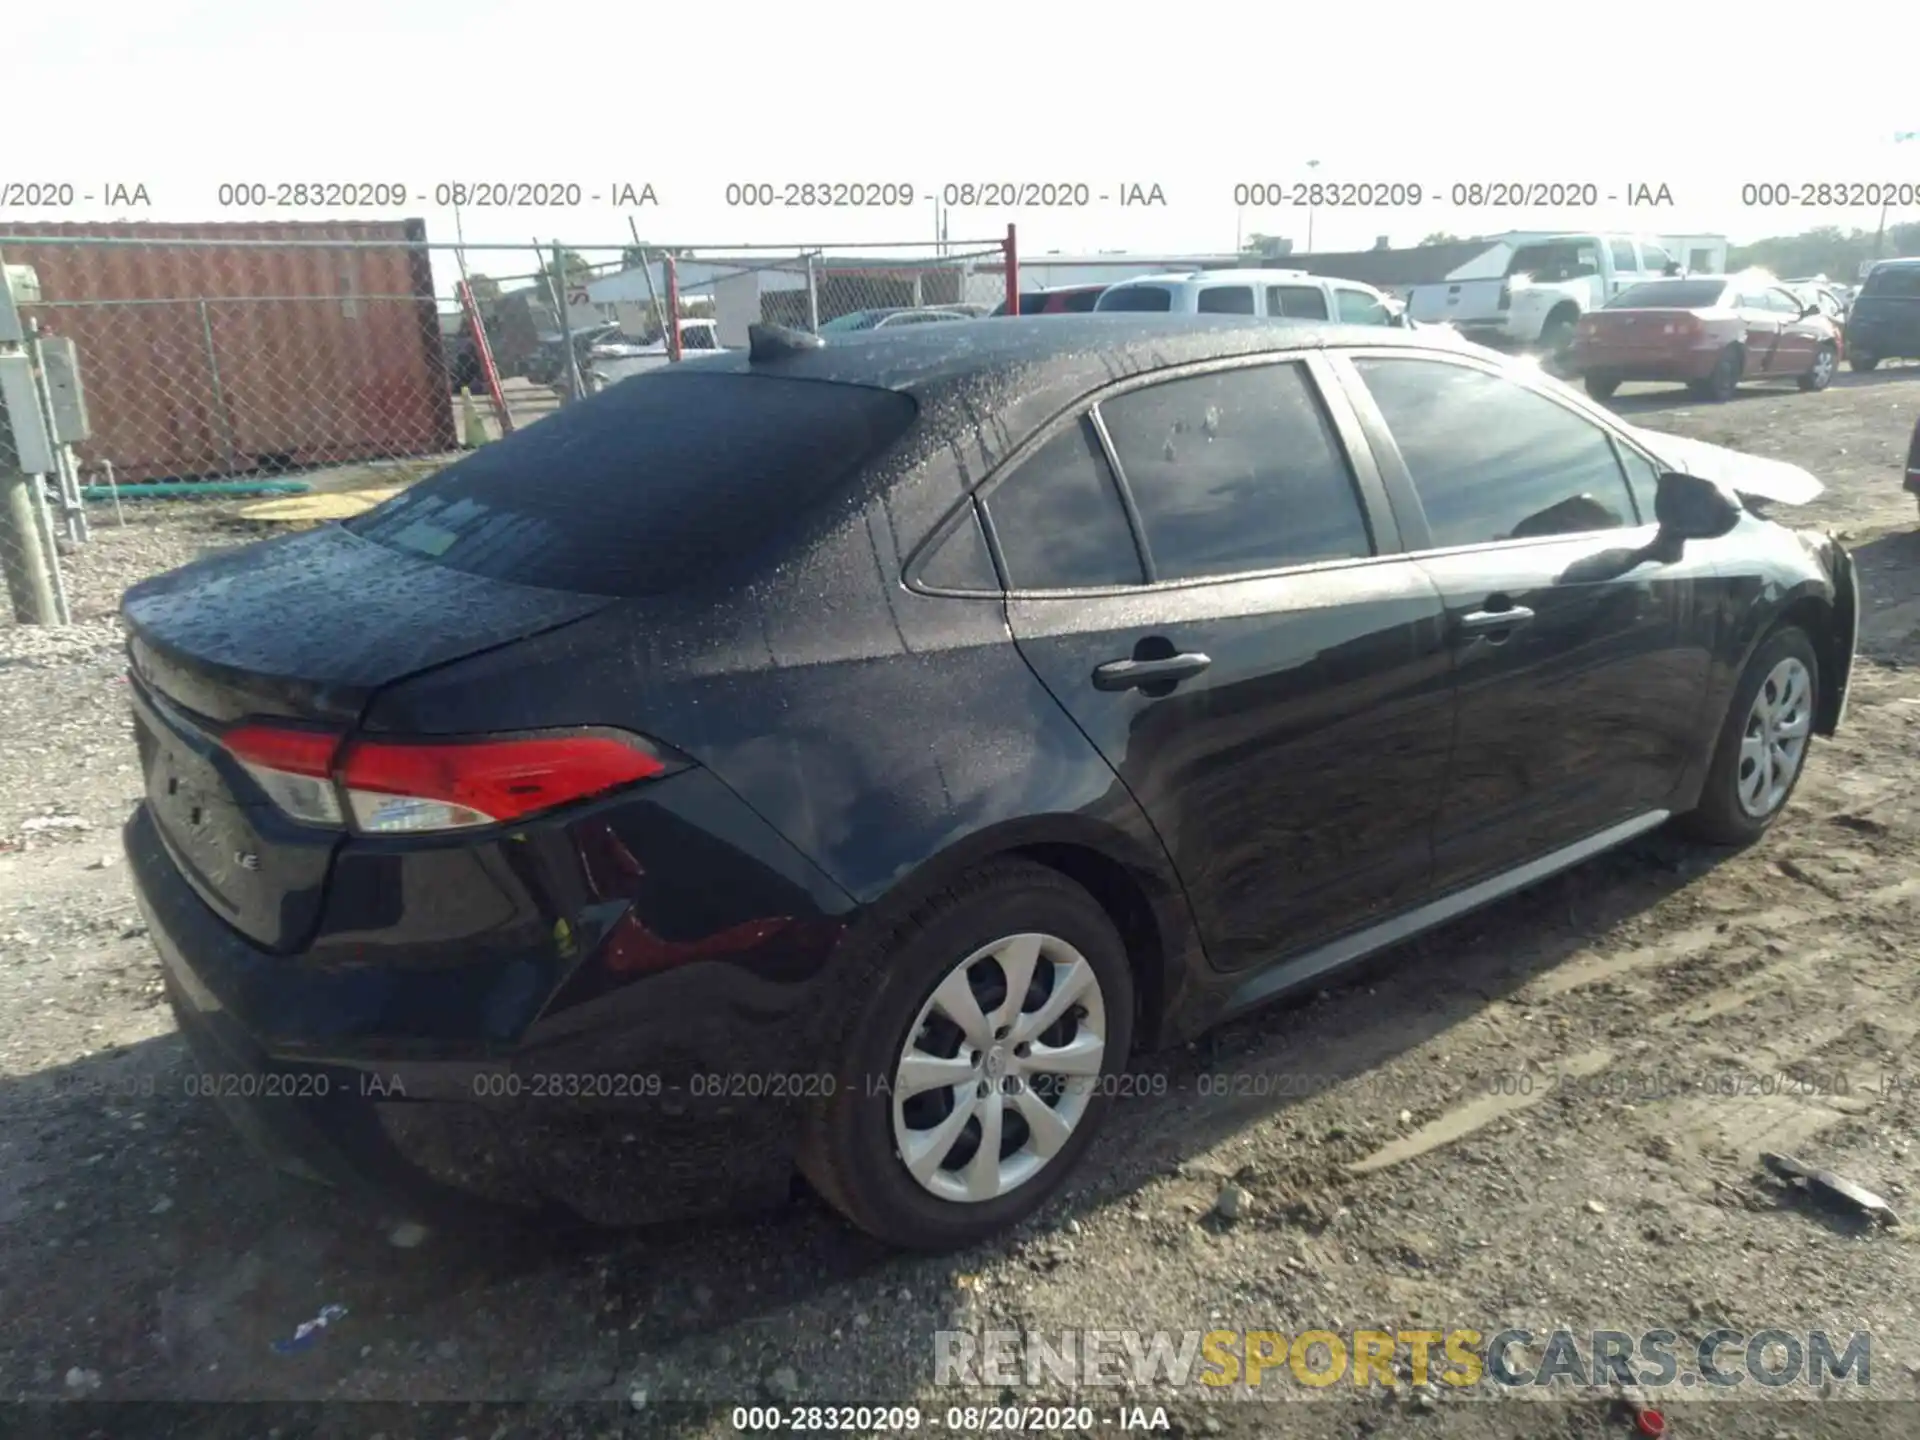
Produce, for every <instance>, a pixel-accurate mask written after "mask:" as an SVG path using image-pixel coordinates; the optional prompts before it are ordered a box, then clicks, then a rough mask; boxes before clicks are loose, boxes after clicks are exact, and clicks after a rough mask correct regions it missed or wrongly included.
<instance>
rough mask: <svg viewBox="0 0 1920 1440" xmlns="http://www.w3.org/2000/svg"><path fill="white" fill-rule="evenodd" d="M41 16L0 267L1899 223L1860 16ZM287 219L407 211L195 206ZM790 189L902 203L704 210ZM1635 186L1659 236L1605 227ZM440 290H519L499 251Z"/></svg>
mask: <svg viewBox="0 0 1920 1440" xmlns="http://www.w3.org/2000/svg"><path fill="white" fill-rule="evenodd" d="M64 9H65V7H56V6H52V5H45V4H42V5H34V6H29V7H23V13H22V14H20V15H18V16H15V17H13V18H11V19H10V20H9V22H8V31H9V33H8V43H9V49H10V51H11V53H10V55H9V70H10V71H11V73H12V74H13V76H14V77H15V80H16V82H18V81H19V80H20V79H22V78H27V79H29V81H30V83H29V86H28V87H27V88H26V89H25V90H22V89H21V88H20V87H19V86H18V84H17V83H16V87H15V89H14V92H13V93H14V96H15V99H16V102H20V101H25V103H27V104H29V105H30V106H31V108H32V112H33V114H34V116H35V118H36V123H35V125H34V126H33V128H32V129H31V130H28V131H16V132H15V133H16V135H17V134H22V133H24V134H25V135H26V136H27V138H28V140H29V141H30V145H31V148H30V149H28V150H12V149H11V148H10V151H9V153H8V155H7V156H6V158H5V159H4V160H0V236H3V235H4V233H5V225H6V222H7V221H9V220H16V221H17V220H36V221H46V220H61V219H65V220H98V219H111V218H133V219H148V220H180V221H186V220H191V221H207V220H246V219H261V218H274V219H306V220H320V219H329V218H336V219H337V218H345V217H348V216H353V217H356V218H389V219H390V218H396V217H398V216H403V215H404V216H417V217H420V218H422V219H424V220H425V221H426V223H427V227H428V235H429V238H430V239H433V240H447V241H451V240H453V239H454V238H455V224H454V215H453V213H452V211H451V209H450V208H449V207H447V206H445V205H441V204H437V203H435V201H436V198H437V196H438V194H439V187H440V186H441V185H443V184H449V185H450V184H455V183H466V184H469V185H473V184H486V183H492V182H557V183H558V185H559V186H560V187H562V188H561V189H560V191H559V193H560V194H561V195H562V196H565V195H566V194H567V191H566V190H565V188H564V187H567V186H573V185H577V186H578V187H579V197H580V203H579V204H578V205H575V206H564V205H563V206H558V207H550V208H509V209H499V208H487V207H478V206H474V205H468V206H466V207H463V209H462V211H461V213H460V216H459V220H460V228H461V230H462V231H463V232H464V238H465V240H466V241H467V242H468V243H469V244H476V243H506V244H513V245H520V244H523V243H526V242H528V241H530V239H532V238H533V237H538V238H540V239H541V240H543V241H553V240H558V241H562V242H565V243H567V244H569V245H571V246H573V247H575V248H582V249H584V248H586V247H589V246H607V247H617V246H619V245H621V244H623V243H625V242H626V239H627V237H628V235H629V228H628V227H629V217H630V216H631V218H632V220H633V222H634V223H635V224H636V225H637V227H638V230H639V233H640V235H641V236H642V237H643V238H644V239H646V240H648V241H650V242H654V243H659V244H670V245H679V246H694V247H711V248H721V247H725V246H730V245H743V244H753V245H776V246H788V245H791V246H792V247H794V248H795V249H796V250H798V249H801V248H813V247H824V248H827V249H829V250H831V249H832V247H834V246H835V245H844V244H849V243H855V242H864V243H886V242H899V241H930V240H932V239H933V238H934V235H935V233H936V231H935V225H936V222H935V216H934V209H933V204H932V197H933V196H934V195H936V194H938V193H940V192H942V191H943V190H944V188H945V187H946V186H949V185H952V186H965V185H976V186H979V185H987V186H992V185H1003V184H1007V183H1013V184H1018V185H1028V184H1045V183H1052V184H1054V185H1056V186H1064V187H1065V189H1066V192H1067V193H1068V194H1072V193H1073V187H1075V186H1077V185H1080V184H1083V183H1084V184H1085V186H1086V187H1087V194H1088V197H1089V201H1090V203H1088V204H1087V205H1085V206H1065V207H1060V206H1055V207H1033V208H1022V209H1007V208H992V209H986V208H978V207H976V208H973V209H954V210H952V211H950V213H949V215H948V218H947V229H948V235H949V237H950V239H951V240H953V241H955V242H960V241H971V240H975V239H979V240H994V239H997V238H998V237H1000V236H1002V235H1004V234H1005V231H1006V227H1007V225H1008V223H1010V222H1011V223H1014V224H1015V225H1017V227H1018V231H1019V236H1020V242H1019V243H1020V250H1021V252H1022V253H1023V254H1025V255H1028V256H1037V255H1040V254H1042V253H1044V252H1047V251H1060V252H1064V253H1088V252H1092V251H1099V250H1109V251H1112V250H1118V251H1130V252H1134V253H1163V254H1190V253H1196V252H1207V251H1220V250H1231V249H1233V248H1234V246H1235V244H1236V241H1237V239H1238V238H1242V237H1244V236H1248V235H1252V234H1255V233H1264V234H1276V235H1285V236H1289V237H1291V238H1292V239H1294V240H1295V242H1296V244H1297V245H1299V246H1300V247H1301V248H1305V245H1306V241H1307V238H1308V237H1307V230H1308V213H1307V210H1306V209H1305V208H1301V207H1291V206H1282V207H1280V208H1269V209H1264V210H1263V209H1260V208H1257V207H1251V206H1240V205H1237V204H1236V203H1235V186H1236V185H1242V184H1254V185H1259V184H1276V183H1277V184H1278V185H1279V186H1280V187H1282V188H1283V190H1284V189H1285V188H1286V187H1290V186H1291V185H1293V184H1295V183H1297V182H1303V181H1319V182H1322V183H1326V182H1352V183H1355V184H1362V183H1365V184H1371V185H1373V186H1376V187H1379V190H1380V193H1381V194H1382V195H1384V196H1386V197H1388V198H1395V197H1396V192H1395V191H1394V190H1393V189H1392V188H1391V187H1396V186H1397V187H1400V189H1399V190H1398V192H1397V196H1398V197H1399V198H1404V197H1405V196H1406V195H1407V193H1408V191H1407V188H1406V187H1409V186H1415V185H1417V186H1419V187H1420V188H1421V189H1422V191H1423V192H1424V194H1423V198H1422V201H1421V203H1419V204H1417V205H1414V204H1410V203H1402V204H1399V205H1395V206H1388V207H1378V206H1375V207H1354V208H1338V207H1330V206H1327V205H1318V206H1315V207H1314V208H1313V210H1312V217H1311V218H1312V240H1313V244H1314V247H1315V248H1317V249H1321V250H1328V249H1361V248H1366V247H1368V246H1370V245H1371V244H1372V243H1373V242H1374V239H1375V237H1377V236H1380V235H1387V236H1390V237H1391V240H1392V243H1394V244H1396V245H1398V244H1412V243H1415V242H1417V241H1418V240H1420V239H1421V238H1422V237H1424V236H1426V235H1428V234H1430V233H1432V232H1435V231H1449V232H1453V233H1459V234H1478V233H1491V232H1496V231H1501V230H1508V229H1548V230H1552V229H1562V228H1578V229H1588V228H1596V229H1610V230H1630V231H1640V232H1647V233H1664V234H1684V233H1719V234H1726V235H1729V236H1730V237H1732V238H1733V239H1734V240H1735V241H1741V240H1750V239H1753V238H1757V237H1759V236H1762V235H1768V234H1782V233H1793V232H1797V231H1800V230H1804V229H1808V228H1810V227H1812V226H1815V225H1821V224H1832V225H1839V226H1843V227H1846V226H1857V227H1861V228H1865V229H1872V228H1873V227H1874V226H1875V225H1876V224H1877V223H1878V221H1879V218H1880V211H1879V208H1878V206H1877V205H1866V206H1862V207H1859V208H1853V209H1834V208H1831V207H1824V208H1823V207H1820V206H1801V205H1799V204H1790V205H1786V206H1770V205H1765V204H1759V203H1753V204H1749V203H1745V202H1746V201H1747V200H1749V199H1753V200H1757V199H1758V196H1759V192H1753V193H1752V194H1749V193H1747V192H1746V191H1745V190H1744V189H1743V187H1746V186H1753V185H1763V186H1769V187H1781V189H1782V190H1783V191H1784V192H1786V193H1789V194H1791V192H1792V191H1793V190H1795V189H1797V188H1798V187H1799V186H1801V185H1803V184H1816V185H1817V184H1828V185H1845V184H1852V183H1862V184H1869V183H1883V182H1892V183H1893V184H1894V185H1895V186H1901V185H1904V186H1905V189H1906V193H1905V196H1904V197H1903V196H1901V195H1900V194H1899V192H1898V191H1897V190H1896V192H1895V194H1894V196H1893V201H1894V203H1893V205H1892V209H1891V211H1890V214H1889V221H1890V222H1898V221H1902V220H1914V219H1920V140H1917V141H1914V142H1912V143H1907V144H1896V143H1895V141H1894V138H1893V137H1894V135H1895V134H1896V133H1897V132H1900V131H1905V130H1920V88H1916V87H1915V86H1914V85H1913V84H1912V54H1913V51H1914V46H1915V43H1920V13H1917V12H1915V11H1914V8H1913V3H1912V0H1904V3H1903V0H1875V3H1858V4H1855V5H1853V6H1851V7H1849V8H1848V10H1847V12H1846V13H1847V15H1848V17H1849V21H1850V23H1849V24H1848V25H1847V26H1846V27H1843V28H1840V27H1837V28H1836V29H1835V30H1834V32H1833V33H1832V34H1831V36H1830V37H1821V38H1814V37H1815V36H1816V34H1817V27H1814V26H1811V25H1803V24H1801V23H1799V22H1796V23H1795V24H1794V26H1793V27H1792V28H1791V29H1790V30H1775V29H1774V28H1773V27H1771V26H1769V25H1766V24H1765V23H1759V24H1755V23H1754V19H1755V17H1757V16H1760V15H1763V14H1764V13H1765V12H1764V11H1763V10H1762V9H1761V7H1755V6H1751V5H1741V6H1735V5H1730V4H1724V3H1707V0H1700V3H1695V4H1692V5H1690V6H1687V7H1673V8H1671V9H1669V8H1666V7H1659V8H1656V9H1653V10H1648V9H1646V8H1644V7H1642V8H1641V9H1640V10H1639V11H1637V12H1634V13H1637V14H1639V15H1641V16H1644V17H1648V18H1647V19H1646V21H1645V23H1644V24H1638V23H1636V24H1635V25H1634V26H1632V27H1627V26H1623V25H1621V24H1620V23H1618V21H1617V20H1616V19H1615V18H1613V13H1612V12H1610V11H1609V10H1608V9H1607V8H1606V7H1601V8H1598V9H1593V8H1589V7H1579V6H1554V7H1541V6H1539V5H1537V4H1536V5H1525V6H1522V5H1518V4H1512V3H1506V0H1478V3H1475V4H1473V5H1471V6H1456V5H1431V4H1426V3H1411V0H1408V3H1401V4H1395V5H1393V6H1392V8H1391V9H1389V7H1388V6H1387V5H1385V4H1382V5H1378V6H1375V7H1369V8H1368V9H1367V10H1366V11H1361V10H1349V9H1347V8H1345V7H1340V6H1324V7H1314V9H1313V10H1312V12H1311V13H1302V14H1289V13H1287V7H1266V6H1253V5H1220V4H1208V3H1203V0H1189V3H1186V4H1183V5H1181V6H1179V7H1178V8H1177V9H1162V10H1155V9H1149V8H1144V7H1143V8H1141V9H1138V10H1134V11H1129V10H1127V9H1125V8H1124V7H1121V8H1110V7H1100V8H1098V9H1096V8H1095V7H1094V6H1092V5H1090V4H1086V3H1081V4H1074V5H1069V4H1064V3H1057V0H1055V3H1049V0H1024V3H1022V4H1019V5H1005V4H996V3H976V4H972V5H967V6H917V7H916V6H910V5H904V4H891V5H879V4H873V3H868V0H813V3H810V4H808V5H805V6H795V5H792V4H789V3H780V4H773V3H749V0H734V3H731V4H728V5H725V6H723V7H720V8H719V9H717V10H716V11H715V13H714V18H712V19H706V18H704V7H698V6H694V5H691V4H689V5H683V6H666V5H660V4H647V5H644V6H635V7H632V8H630V9H629V8H616V7H614V6H610V5H598V4H593V5H578V6H558V7H555V6H540V5H528V4H503V3H493V0H462V3H458V4H455V3H449V0H384V3H377V4H376V3H368V0H332V3H329V4H327V5H325V6H309V5H297V6H296V5H291V4H276V5H262V4H259V3H242V0H205V3H197V4H196V3H181V4H168V3H164V0H159V3H142V4H128V3H124V0H93V3H90V4H89V5H87V6H86V7H85V14H86V16H87V21H86V24H85V25H84V27H83V26H81V25H78V24H77V23H75V22H74V21H73V20H71V19H63V17H62V11H63V10H64ZM66 13H67V14H69V15H73V14H78V13H79V12H78V11H67V12H66ZM1363 15H1364V16H1365V18H1359V17H1361V16H1363ZM1900 36H1905V37H1906V38H1905V42H1904V43H1895V42H1897V40H1898V37H1900ZM1876 37H1878V38H1877V39H1876ZM58 97H64V98H58ZM53 117H58V119H59V123H58V124H51V123H47V122H49V121H50V120H51V119H52V118H53ZM1316 162H1317V163H1316ZM303 181H304V182H309V183H313V182H319V183H342V182H354V183H359V182H371V183H377V184H386V185H390V186H394V187H397V188H398V189H399V190H400V192H401V193H402V194H404V195H405V196H406V197H407V198H406V199H405V201H404V203H402V204H399V205H393V206H388V207H385V208H368V209H359V210H353V211H346V210H340V209H313V208H308V209H282V208H275V207H268V208H265V209H261V208H253V207H247V206H244V205H232V204H223V203H222V202H223V199H226V198H228V197H226V196H223V195H222V192H221V187H222V185H223V184H224V185H228V186H233V185H236V184H237V185H241V186H247V185H255V184H259V185H265V186H267V187H269V189H270V190H271V189H273V188H275V187H277V186H279V185H281V184H293V183H298V182H303ZM808 181H812V182H815V183H826V184H834V183H839V182H854V183H866V184H873V183H881V184H892V185H895V186H896V187H898V186H911V187H912V188H913V190H914V191H915V199H914V203H913V204H911V205H910V206H899V207H881V208H869V209H856V208H839V209H829V208H819V207H797V208H788V207H785V206H776V207H772V208H754V207H742V206H739V205H729V204H728V203H727V199H728V193H727V187H728V186H729V184H734V185H738V184H742V183H745V184H751V185H758V184H771V185H773V186H776V187H784V186H785V185H787V184H789V183H804V182H808ZM49 182H51V183H52V184H53V185H55V186H62V185H71V186H72V187H73V200H72V203H71V204H69V205H65V206H59V205H55V206H51V207H49V206H47V205H45V204H43V205H41V206H40V207H38V208H34V209H25V208H21V206H20V205H19V203H18V202H19V201H20V200H21V199H22V198H23V197H21V196H19V195H9V194H8V193H7V190H8V187H9V186H18V185H21V184H41V185H45V184H47V183H49ZM1515 182H1525V183H1528V184H1532V183H1534V182H1540V183H1548V184H1559V185H1562V186H1571V187H1573V191H1572V193H1574V194H1576V195H1577V194H1579V193H1580V189H1581V187H1585V186H1589V185H1591V186H1592V187H1593V190H1594V193H1596V194H1597V195H1598V197H1599V203H1598V204H1596V205H1594V206H1591V207H1585V208H1560V209H1500V210H1494V209H1487V208H1479V209H1474V208H1459V207H1456V206H1455V205H1453V204H1452V203H1451V201H1452V195H1453V188H1454V187H1455V186H1470V185H1474V184H1480V185H1487V184H1509V185H1510V184H1514V183H1515ZM116 184H117V185H121V186H125V187H127V188H128V189H129V190H131V188H132V187H133V186H135V185H140V186H144V187H145V190H146V193H147V196H148V198H149V200H150V202H151V203H150V204H148V205H146V206H134V207H129V206H117V207H116V206H113V205H110V204H108V203H106V197H107V194H108V188H109V187H110V186H112V185H116ZM622 184H625V185H630V186H631V187H633V189H634V191H635V192H636V193H637V192H639V191H640V190H641V189H642V187H644V186H648V185H650V186H651V187H652V190H653V193H654V195H655V197H656V198H657V202H658V203H657V204H655V205H652V206H648V207H646V208H644V209H640V210H632V209H628V208H622V207H620V206H617V205H616V204H615V203H614V198H613V197H614V195H615V193H616V187H618V186H620V185H622ZM1133 186H1138V187H1139V188H1140V191H1141V192H1142V193H1147V194H1150V193H1151V191H1152V188H1153V187H1156V186H1157V187H1158V189H1159V192H1160V194H1161V195H1162V196H1164V200H1165V203H1164V204H1151V205H1143V206H1128V207H1124V208H1123V207H1121V206H1119V205H1118V204H1117V203H1115V200H1113V199H1110V200H1108V201H1107V202H1105V203H1102V202H1101V201H1100V199H1099V197H1100V196H1101V195H1108V196H1112V197H1116V198H1117V197H1118V196H1119V195H1120V194H1121V193H1122V192H1123V191H1124V190H1126V189H1127V188H1128V187H1133ZM1642 186H1644V187H1646V188H1647V189H1648V190H1650V191H1653V192H1658V191H1659V190H1660V189H1661V187H1665V190H1666V191H1667V193H1668V194H1669V195H1670V196H1671V200H1672V203H1671V204H1670V205H1663V206H1655V207H1648V206H1641V207H1629V206H1627V205H1626V204H1625V197H1626V196H1627V195H1628V194H1630V193H1632V192H1633V191H1634V190H1635V188H1636V187H1642ZM241 193H242V194H244V193H245V192H244V190H243V191H242V192H241ZM89 195H91V196H93V197H94V199H93V200H92V201H91V202H89V201H88V200H87V199H86V198H85V197H86V196H89ZM595 195H598V196H600V197H601V198H600V199H599V200H598V201H595V200H594V199H592V198H591V197H593V196H595ZM1608 197H1619V198H1618V199H1614V200H1611V201H1610V200H1609V198H1608ZM43 198H52V199H55V200H58V199H60V198H61V192H59V191H58V190H57V189H56V190H55V192H54V193H53V195H52V196H51V197H43ZM1902 198H1905V199H1906V200H1907V201H1908V202H1909V203H1907V204H1904V205H1903V204H1900V203H1899V201H1900V200H1901V199H1902ZM610 257H611V251H607V252H604V253H603V254H602V255H598V256H594V257H592V258H596V259H604V258H610ZM470 261H471V263H472V264H473V265H474V267H475V268H478V269H484V270H488V271H489V272H491V273H495V274H500V273H509V272H511V270H512V269H513V268H514V267H516V266H517V267H519V268H520V269H521V270H526V269H530V268H531V265H530V262H529V260H528V258H527V252H526V251H518V252H516V253H514V254H512V255H510V256H509V255H501V256H499V257H494V258H490V259H487V260H483V259H482V258H481V256H480V255H479V254H478V253H476V254H475V255H473V256H471V257H470ZM443 268H444V267H443V266H441V265H438V264H437V265H436V270H437V271H439V270H441V269H443ZM441 278H442V279H443V280H444V279H445V278H446V277H445V276H444V275H443V276H442V277H441Z"/></svg>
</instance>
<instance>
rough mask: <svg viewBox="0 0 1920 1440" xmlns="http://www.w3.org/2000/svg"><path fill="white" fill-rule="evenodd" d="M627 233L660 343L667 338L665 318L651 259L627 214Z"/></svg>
mask: <svg viewBox="0 0 1920 1440" xmlns="http://www.w3.org/2000/svg"><path fill="white" fill-rule="evenodd" d="M627 233H628V234H629V235H631V236H633V248H634V249H636V250H638V251H639V252H640V278H641V279H643V280H645V281H646V282H647V299H648V301H649V302H650V303H651V304H652V306H653V323H654V324H656V325H658V326H659V327H660V343H661V344H663V345H664V344H665V343H666V340H667V319H666V316H664V315H663V314H661V313H660V292H659V291H657V290H655V289H654V288H653V261H652V260H650V259H648V258H647V247H646V246H644V245H642V244H641V243H640V227H639V226H638V225H636V224H634V223H633V216H631V215H629V216H627Z"/></svg>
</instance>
